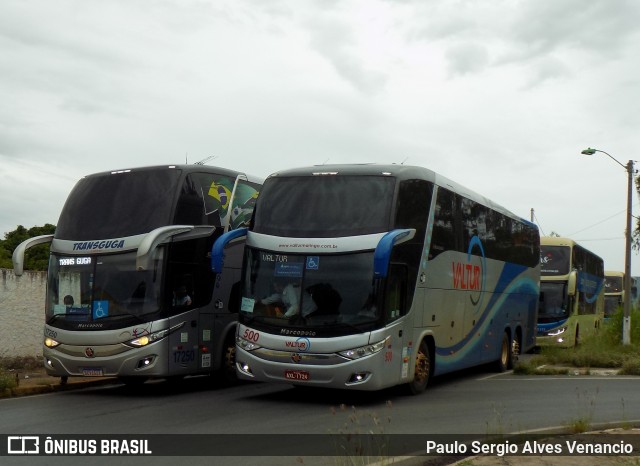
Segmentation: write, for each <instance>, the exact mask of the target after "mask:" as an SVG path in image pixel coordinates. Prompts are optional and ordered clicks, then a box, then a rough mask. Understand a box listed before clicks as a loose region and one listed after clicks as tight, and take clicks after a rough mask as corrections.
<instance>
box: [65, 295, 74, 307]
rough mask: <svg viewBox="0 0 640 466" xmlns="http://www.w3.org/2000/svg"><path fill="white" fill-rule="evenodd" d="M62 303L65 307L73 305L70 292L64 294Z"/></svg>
mask: <svg viewBox="0 0 640 466" xmlns="http://www.w3.org/2000/svg"><path fill="white" fill-rule="evenodd" d="M64 305H65V306H66V307H67V309H70V308H72V307H73V296H71V295H70V294H68V295H67V296H65V297H64Z"/></svg>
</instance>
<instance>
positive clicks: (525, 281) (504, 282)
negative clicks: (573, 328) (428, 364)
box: [435, 264, 539, 374]
mask: <svg viewBox="0 0 640 466" xmlns="http://www.w3.org/2000/svg"><path fill="white" fill-rule="evenodd" d="M527 270H528V268H527V267H524V266H519V265H515V264H505V266H504V268H503V270H502V274H501V276H500V278H499V280H498V284H497V285H496V290H495V293H491V298H490V300H489V302H488V303H487V305H486V307H485V308H484V310H483V312H482V315H481V316H480V318H479V319H478V321H477V322H476V324H475V325H474V327H473V328H472V329H471V330H470V331H469V332H468V333H467V335H466V336H465V337H464V338H463V339H462V340H461V341H460V342H458V343H456V344H455V345H452V346H447V347H438V348H436V356H437V358H438V359H437V361H436V372H435V373H436V374H441V373H445V372H451V371H455V370H458V369H463V368H465V367H468V365H469V364H468V361H469V359H471V360H476V361H481V360H487V361H489V360H490V359H491V358H488V357H487V356H485V353H486V351H487V350H486V349H485V348H484V345H485V343H486V339H484V338H482V339H479V338H475V341H474V342H473V343H472V344H470V342H471V341H472V340H473V339H474V337H475V336H476V335H477V334H478V333H480V334H483V335H486V334H487V333H489V332H488V330H486V328H485V329H483V327H487V326H489V325H490V326H492V327H494V329H495V330H494V331H495V332H499V334H498V335H496V336H495V339H494V342H495V345H492V348H491V349H490V351H495V353H496V354H495V357H496V358H497V357H498V356H499V351H500V344H501V342H502V331H503V329H504V327H505V325H506V323H507V321H506V319H505V317H504V316H505V315H506V314H507V313H508V314H509V315H512V316H513V315H514V314H515V313H517V312H521V313H522V314H523V315H524V316H525V318H526V316H527V315H529V311H530V308H531V306H535V305H536V303H537V300H538V293H539V284H538V282H537V281H535V280H532V279H531V278H529V277H527V276H526V275H524V276H522V273H523V272H526V271H527ZM519 276H520V278H518V277H519ZM526 294H528V295H531V299H530V300H528V301H527V302H524V303H523V299H522V295H526ZM512 301H513V302H512ZM516 304H518V306H516ZM496 318H498V319H499V320H498V321H494V320H495V319H496ZM521 325H522V326H523V327H524V326H527V325H535V322H521Z"/></svg>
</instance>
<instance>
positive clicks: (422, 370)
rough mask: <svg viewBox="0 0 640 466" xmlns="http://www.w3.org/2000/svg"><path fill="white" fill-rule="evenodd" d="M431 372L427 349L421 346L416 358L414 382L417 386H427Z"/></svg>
mask: <svg viewBox="0 0 640 466" xmlns="http://www.w3.org/2000/svg"><path fill="white" fill-rule="evenodd" d="M430 370H431V364H430V362H429V357H428V356H427V354H425V349H424V348H423V347H422V346H421V347H420V351H418V354H417V356H416V373H415V376H414V381H415V382H416V385H426V384H427V381H428V380H429V371H430Z"/></svg>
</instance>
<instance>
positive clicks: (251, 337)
mask: <svg viewBox="0 0 640 466" xmlns="http://www.w3.org/2000/svg"><path fill="white" fill-rule="evenodd" d="M242 338H244V339H245V340H248V341H252V342H254V343H255V342H257V341H258V339H259V338H260V334H259V333H258V332H256V331H254V330H249V329H248V328H246V329H244V334H243V335H242Z"/></svg>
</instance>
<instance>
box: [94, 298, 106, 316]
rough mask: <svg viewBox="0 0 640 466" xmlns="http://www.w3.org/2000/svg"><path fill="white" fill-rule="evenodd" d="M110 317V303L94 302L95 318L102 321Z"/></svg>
mask: <svg viewBox="0 0 640 466" xmlns="http://www.w3.org/2000/svg"><path fill="white" fill-rule="evenodd" d="M108 315H109V301H106V300H103V301H94V302H93V318H94V319H101V318H102V317H107V316H108Z"/></svg>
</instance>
